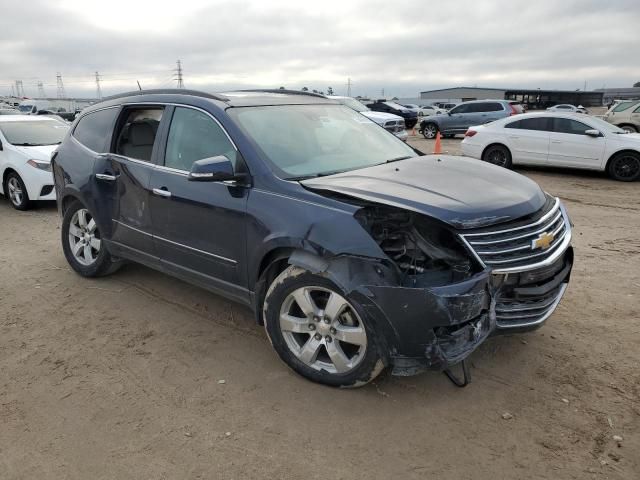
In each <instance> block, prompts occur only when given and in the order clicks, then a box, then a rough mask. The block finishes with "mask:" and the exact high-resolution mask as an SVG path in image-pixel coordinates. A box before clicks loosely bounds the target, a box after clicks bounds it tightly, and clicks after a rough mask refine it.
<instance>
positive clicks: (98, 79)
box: [96, 72, 102, 100]
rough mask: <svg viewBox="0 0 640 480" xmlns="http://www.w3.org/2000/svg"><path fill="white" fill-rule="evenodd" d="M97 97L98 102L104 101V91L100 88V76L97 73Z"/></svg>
mask: <svg viewBox="0 0 640 480" xmlns="http://www.w3.org/2000/svg"><path fill="white" fill-rule="evenodd" d="M96 96H97V98H98V100H102V89H101V88H100V74H99V73H98V72H96Z"/></svg>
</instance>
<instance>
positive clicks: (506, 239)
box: [460, 198, 571, 273]
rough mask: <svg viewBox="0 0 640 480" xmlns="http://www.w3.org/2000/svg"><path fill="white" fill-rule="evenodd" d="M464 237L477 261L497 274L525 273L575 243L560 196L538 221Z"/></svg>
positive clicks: (467, 234) (538, 266)
mask: <svg viewBox="0 0 640 480" xmlns="http://www.w3.org/2000/svg"><path fill="white" fill-rule="evenodd" d="M460 236H461V237H462V239H463V240H464V242H465V243H466V245H467V247H468V248H469V249H470V250H471V251H472V252H473V253H474V255H475V256H476V258H477V260H478V261H479V262H480V263H481V264H482V265H484V266H485V267H490V268H492V269H493V270H494V272H495V273H509V272H521V271H526V270H532V269H535V268H540V267H542V266H545V265H549V264H551V263H553V262H554V261H555V260H557V259H558V258H559V257H560V255H562V253H563V252H564V251H565V250H566V249H567V247H568V246H569V243H570V242H571V224H570V222H569V219H568V217H567V214H566V212H565V211H564V208H563V207H562V205H561V203H560V200H559V199H557V198H556V199H555V202H554V203H553V205H552V207H551V208H550V209H549V211H547V212H546V213H544V215H542V216H541V217H540V218H539V219H537V220H531V221H530V222H525V223H522V222H514V223H513V224H511V225H509V224H507V225H504V224H503V225H499V226H497V227H495V228H493V229H484V230H483V231H474V232H470V233H462V234H460ZM545 241H548V244H546V243H545Z"/></svg>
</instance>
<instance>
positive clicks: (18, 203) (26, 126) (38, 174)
mask: <svg viewBox="0 0 640 480" xmlns="http://www.w3.org/2000/svg"><path fill="white" fill-rule="evenodd" d="M68 130H69V125H65V124H63V123H61V122H59V121H58V120H55V119H52V118H48V117H46V116H35V115H34V116H31V115H3V116H0V178H1V179H2V182H1V183H0V193H2V194H4V196H5V197H7V198H8V199H9V201H10V202H11V205H13V207H14V208H16V209H18V210H26V209H28V208H29V207H30V206H31V205H32V202H33V201H34V200H55V199H56V192H55V189H54V188H53V175H52V174H51V154H52V153H53V151H54V150H55V149H56V148H57V147H58V144H60V142H61V141H62V139H63V138H64V137H65V135H66V133H67V131H68Z"/></svg>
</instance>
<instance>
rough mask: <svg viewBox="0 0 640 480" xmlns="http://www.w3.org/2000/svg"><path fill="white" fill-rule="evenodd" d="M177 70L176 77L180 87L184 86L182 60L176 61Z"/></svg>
mask: <svg viewBox="0 0 640 480" xmlns="http://www.w3.org/2000/svg"><path fill="white" fill-rule="evenodd" d="M174 71H175V72H176V76H175V79H176V80H177V82H178V88H184V81H183V80H182V62H181V61H180V60H178V61H176V69H175V70H174Z"/></svg>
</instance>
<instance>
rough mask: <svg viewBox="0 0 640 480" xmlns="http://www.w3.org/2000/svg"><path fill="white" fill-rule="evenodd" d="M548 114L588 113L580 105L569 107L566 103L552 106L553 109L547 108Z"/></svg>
mask: <svg viewBox="0 0 640 480" xmlns="http://www.w3.org/2000/svg"><path fill="white" fill-rule="evenodd" d="M547 110H548V111H550V112H564V113H589V112H587V109H586V108H584V107H583V106H582V105H578V106H577V107H576V106H575V105H569V104H568V103H561V104H560V105H554V106H553V107H549V108H547Z"/></svg>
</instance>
